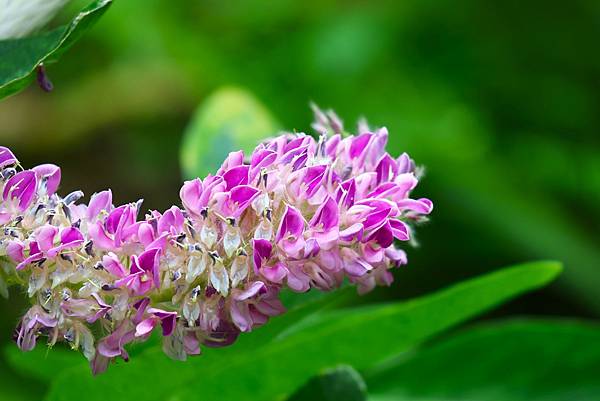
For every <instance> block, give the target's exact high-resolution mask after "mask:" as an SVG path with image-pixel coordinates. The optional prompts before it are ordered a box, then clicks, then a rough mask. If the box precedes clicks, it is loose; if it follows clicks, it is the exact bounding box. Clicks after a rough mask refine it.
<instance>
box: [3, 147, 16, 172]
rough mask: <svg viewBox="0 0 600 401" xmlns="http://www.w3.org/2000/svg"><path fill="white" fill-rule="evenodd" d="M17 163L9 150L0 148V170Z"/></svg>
mask: <svg viewBox="0 0 600 401" xmlns="http://www.w3.org/2000/svg"><path fill="white" fill-rule="evenodd" d="M17 163H18V160H17V158H16V157H15V155H14V154H13V152H11V151H10V149H9V148H7V147H5V146H0V168H4V167H6V166H11V165H13V164H17Z"/></svg>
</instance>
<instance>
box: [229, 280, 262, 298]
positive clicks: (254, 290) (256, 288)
mask: <svg viewBox="0 0 600 401" xmlns="http://www.w3.org/2000/svg"><path fill="white" fill-rule="evenodd" d="M266 291H267V286H266V285H265V283H263V282H262V281H255V282H253V283H251V284H250V285H248V286H246V289H245V290H244V291H242V292H240V293H238V294H236V295H234V297H233V298H234V299H235V300H236V301H245V300H247V299H250V298H254V297H255V296H257V295H259V294H264V293H265V292H266Z"/></svg>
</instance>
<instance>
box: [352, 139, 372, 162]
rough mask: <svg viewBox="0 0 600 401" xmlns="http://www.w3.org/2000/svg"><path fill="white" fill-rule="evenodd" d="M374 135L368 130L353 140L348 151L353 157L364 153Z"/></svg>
mask: <svg viewBox="0 0 600 401" xmlns="http://www.w3.org/2000/svg"><path fill="white" fill-rule="evenodd" d="M372 136H373V134H371V133H368V132H367V133H364V134H361V135H359V136H357V137H355V138H354V139H353V140H352V144H351V145H350V149H349V152H348V155H349V156H350V158H351V159H355V158H357V157H358V156H360V155H361V154H363V153H364V151H365V148H366V147H367V145H368V144H369V141H370V140H371V137H372Z"/></svg>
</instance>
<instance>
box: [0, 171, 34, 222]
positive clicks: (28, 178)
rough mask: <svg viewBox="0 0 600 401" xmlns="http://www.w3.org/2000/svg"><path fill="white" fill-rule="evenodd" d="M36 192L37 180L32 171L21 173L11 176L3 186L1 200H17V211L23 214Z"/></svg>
mask: <svg viewBox="0 0 600 401" xmlns="http://www.w3.org/2000/svg"><path fill="white" fill-rule="evenodd" d="M36 190H37V178H36V175H35V172H33V171H32V170H25V171H21V172H20V173H17V174H15V175H14V176H12V177H11V178H10V179H9V180H8V181H7V182H6V184H5V185H4V191H3V192H2V198H3V199H4V200H5V201H6V200H8V199H18V200H19V203H18V206H19V211H21V212H23V211H25V209H27V208H28V207H29V205H31V202H32V201H33V197H34V196H35V194H36Z"/></svg>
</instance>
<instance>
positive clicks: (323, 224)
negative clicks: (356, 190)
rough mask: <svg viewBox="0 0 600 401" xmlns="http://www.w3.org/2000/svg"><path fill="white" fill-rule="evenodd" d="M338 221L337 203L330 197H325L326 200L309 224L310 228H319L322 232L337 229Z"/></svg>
mask: <svg viewBox="0 0 600 401" xmlns="http://www.w3.org/2000/svg"><path fill="white" fill-rule="evenodd" d="M339 221H340V213H339V210H338V206H337V203H336V202H335V201H334V200H333V198H332V197H330V196H327V199H326V200H325V202H324V203H323V204H322V205H321V206H319V208H318V209H317V211H316V212H315V215H314V216H313V218H312V219H311V220H310V223H309V224H310V226H311V227H319V228H320V229H321V230H322V231H328V230H331V229H332V228H337V226H338V224H339Z"/></svg>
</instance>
